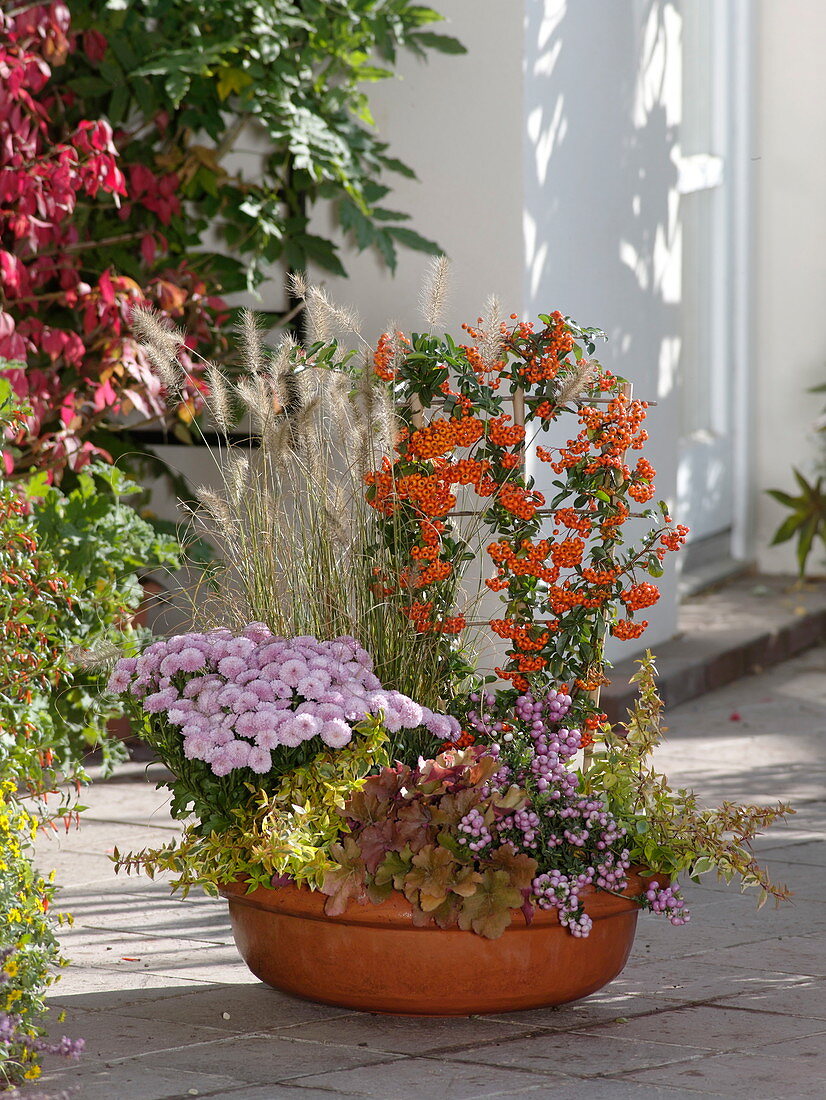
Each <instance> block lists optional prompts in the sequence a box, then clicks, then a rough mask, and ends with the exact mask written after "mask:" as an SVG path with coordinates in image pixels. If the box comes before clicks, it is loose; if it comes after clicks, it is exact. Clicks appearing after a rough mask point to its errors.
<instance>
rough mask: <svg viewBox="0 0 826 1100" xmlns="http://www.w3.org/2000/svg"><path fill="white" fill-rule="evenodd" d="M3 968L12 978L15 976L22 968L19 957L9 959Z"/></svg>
mask: <svg viewBox="0 0 826 1100" xmlns="http://www.w3.org/2000/svg"><path fill="white" fill-rule="evenodd" d="M3 969H4V970H5V972H6V974H7V975H8V976H9V977H10V978H13V977H14V975H15V974H16V973H17V971H18V970H19V969H20V967H19V964H18V962H17V959H7V960H6V963H5V965H4V967H3Z"/></svg>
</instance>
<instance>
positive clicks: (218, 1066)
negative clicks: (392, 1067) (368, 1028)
mask: <svg viewBox="0 0 826 1100" xmlns="http://www.w3.org/2000/svg"><path fill="white" fill-rule="evenodd" d="M395 1060H396V1055H394V1054H376V1053H374V1052H372V1051H369V1050H364V1049H363V1048H362V1047H355V1048H350V1047H345V1046H336V1045H334V1044H331V1043H310V1042H292V1041H290V1040H289V1039H285V1038H282V1037H275V1036H272V1035H263V1034H257V1035H246V1036H238V1035H228V1036H224V1037H222V1038H221V1039H216V1040H214V1041H212V1042H209V1043H201V1044H199V1045H198V1046H187V1047H182V1048H181V1049H180V1050H177V1051H168V1052H166V1053H165V1054H164V1055H163V1058H162V1060H161V1059H159V1061H158V1064H159V1065H163V1066H165V1067H167V1068H175V1069H179V1070H191V1069H195V1068H198V1069H202V1070H206V1071H207V1072H212V1073H221V1074H224V1075H226V1076H227V1077H231V1078H232V1079H233V1080H237V1081H239V1082H243V1083H246V1084H261V1083H262V1082H266V1081H281V1080H285V1079H288V1078H293V1077H305V1076H308V1075H310V1074H313V1075H317V1074H321V1073H332V1072H335V1071H339V1070H349V1069H351V1068H352V1067H362V1066H372V1065H375V1064H376V1063H382V1068H383V1069H384V1068H385V1067H386V1066H387V1065H389V1064H390V1063H392V1062H394V1061H395Z"/></svg>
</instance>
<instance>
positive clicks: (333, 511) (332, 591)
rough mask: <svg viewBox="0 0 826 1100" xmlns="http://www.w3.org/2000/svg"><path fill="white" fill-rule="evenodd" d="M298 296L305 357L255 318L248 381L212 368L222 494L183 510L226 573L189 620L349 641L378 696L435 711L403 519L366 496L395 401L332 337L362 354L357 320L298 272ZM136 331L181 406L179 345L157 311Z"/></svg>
mask: <svg viewBox="0 0 826 1100" xmlns="http://www.w3.org/2000/svg"><path fill="white" fill-rule="evenodd" d="M291 292H292V293H293V294H294V295H295V296H296V297H299V298H301V299H302V300H303V301H304V302H305V304H306V312H307V316H308V318H309V329H310V336H311V341H312V342H310V343H309V346H308V347H307V348H306V349H305V348H302V347H301V346H299V345H298V344H297V343H296V342H295V340H294V339H293V338H292V337H291V336H285V337H284V338H283V339H282V340H281V341H280V343H279V344H278V346H277V347H275V348H274V349H272V348H268V347H266V346H265V345H264V342H263V339H262V336H261V330H260V328H259V325H258V322H257V320H256V319H255V317H254V315H253V314H251V313H250V312H249V311H244V312H243V313H242V315H241V318H240V321H239V325H238V333H239V351H240V357H241V361H242V373H240V375H239V376H237V377H235V378H234V379H233V378H231V377H230V376H229V374H228V373H226V372H225V371H223V370H222V369H221V368H220V367H219V366H217V365H215V364H208V368H207V379H208V382H209V386H210V393H209V394H208V395H207V396H206V397H205V406H206V411H207V414H208V415H209V417H210V418H211V420H212V422H213V423H214V425H215V427H216V428H217V429H218V432H219V435H220V438H221V442H220V444H219V446H217V447H212V448H210V453H211V456H212V458H213V461H214V464H215V470H216V472H217V474H218V484H217V485H215V484H210V485H202V486H200V487H198V489H197V490H196V497H197V502H196V503H195V505H194V507H191V508H190V509H189V510H190V513H191V516H192V520H193V523H194V525H195V526H196V527H198V528H200V529H201V530H202V531H203V533H204V534H205V535H206V537H207V538H208V539H209V540H210V541H212V542H213V544H214V545H216V546H217V548H218V549H219V551H220V556H221V559H222V562H221V564H220V565H219V566H218V567H217V568H216V569H214V570H213V571H212V572H211V574H210V585H211V587H208V586H207V585H206V584H201V585H200V586H199V587H198V590H197V591H196V592H195V593H192V594H190V598H191V614H192V619H193V622H194V623H195V624H196V625H197V626H199V627H203V628H209V627H213V626H216V625H219V626H222V627H227V628H229V629H233V630H239V629H241V628H243V626H244V625H245V624H247V623H249V622H263V623H265V624H266V625H267V627H268V628H269V629H270V630H271V631H272V632H273V634H275V635H279V636H282V637H295V636H308V635H309V636H313V637H317V638H320V639H331V638H335V637H339V636H342V635H348V636H353V637H355V638H356V639H358V641H359V643H360V644H361V645H362V646H364V648H365V649H366V650H367V651H368V652H369V653H371V655H372V656H373V659H374V662H375V670H376V675H377V676H378V678H379V680H380V682H381V683H382V685H383V686H384V687H386V688H388V689H390V690H395V691H399V692H402V693H404V694H405V695H407V696H410V697H412V698H415V699H416V700H417V701H419V702H420V703H421V704H423V705H425V706H427V707H430V708H433V709H435V710H440V709H442V707H443V704H444V702H445V699H444V692H445V685H446V682H447V679H446V677H445V669H444V646H442V645H440V644H439V643H438V640H437V639H433V638H431V639H423V638H422V637H421V635H420V634H418V633H417V632H416V630H415V626H414V625H413V617H412V616H411V613H410V609H411V606H412V605H413V604H414V603H415V592H414V591H413V589H412V588H409V587H408V588H403V587H402V588H399V589H397V590H396V591H393V592H392V593H391V592H390V591H389V590H388V589H387V587H386V583H385V582H386V580H387V579H388V578H392V577H394V576H395V574H396V573H397V570H398V563H397V561H396V559H395V554H394V545H395V544H396V543H397V542H398V538H394V536H393V527H394V525H395V523H396V522H397V521H396V520H395V519H393V518H390V519H387V518H385V517H382V516H380V515H379V514H377V513H376V511H375V509H373V508H372V507H371V506H370V505H369V504H368V502H367V500H366V499H365V483H364V478H365V475H366V474H367V472H368V471H370V470H373V469H376V468H377V467H380V466H381V465H382V463H383V462H385V461H389V457H390V456H391V455H392V454H393V453H394V452H393V449H394V444H395V441H396V438H397V435H398V430H399V428H398V424H397V422H396V416H395V412H394V408H393V403H392V396H391V394H390V393H389V392H388V389H387V387H386V386H385V385H383V384H382V381H381V379H380V378H378V377H377V376H376V375H375V373H374V372H373V370H372V369H371V367H370V364H369V363H365V365H364V368H363V369H358V370H353V369H352V367H351V361H352V360H353V358H354V356H355V354H356V353H355V352H354V351H352V350H346V349H344V348H342V347H341V346H340V345H339V344H338V342H337V341H336V340H335V339H328V334H329V333H330V332H332V331H334V330H335V331H347V332H349V333H350V334H351V335H355V336H356V338H357V340H358V341H360V342H361V343H362V344H363V346H364V348H367V345H366V343H365V342H364V341H363V340H362V338H361V336H360V334H359V333H358V328H357V321H356V318H355V317H354V315H353V314H351V313H349V312H348V311H346V310H342V309H340V308H339V307H337V306H335V305H334V304H333V303H332V302H331V301H330V299H329V297H328V296H327V294H326V292H325V291H323V290H322V289H320V288H316V287H312V286H309V285H308V284H307V282H306V280H305V279H304V277H303V276H301V275H297V276H294V277H293V279H292V281H291ZM135 328H136V330H137V331H138V332H139V333H140V336H141V339H142V341H143V342H144V343H145V345H146V348H147V352H148V353H149V354H151V357H152V361H153V362H154V363H156V364H157V365H158V366H159V369H163V371H164V379H165V380H168V382H169V384H170V386H169V389H170V396H171V397H173V398H174V397H175V396H176V395H177V394H178V392H179V389H180V387H179V384H178V383H179V375H178V374H176V372H175V371H174V370H173V369H172V368H171V366H170V362H169V360H170V357H171V356H173V354H174V347H175V346H176V343H177V341H178V338H179V334H178V333H177V332H174V333H173V332H172V331H171V330H169V329H167V328H166V326H164V325H163V324H162V323H160V321H159V320H158V318H157V317H156V316H155V314H154V313H153V312H152V311H150V310H137V311H136V315H135ZM322 337H323V338H324V339H325V340H326V343H325V344H324V345H323V346H322V347H320V348H319V347H318V346H317V343H318V340H319V339H321V338H322ZM180 377H183V371H182V370H181V372H180ZM242 431H243V432H245V433H247V434H246V435H245V436H242V437H241V438H240V440H239V433H240V432H242ZM427 740H428V738H427V736H426V735H425V734H422V736H421V737H419V738H414V741H415V742H416V744H415V745H413V746H412V747H411V748H409V749H408V753H407V754H409V753H410V752H413V753H417V752H418V751H419V750H420V749H422V750H424V749H425V748H426V747H427V745H426V742H427ZM407 754H406V755H407Z"/></svg>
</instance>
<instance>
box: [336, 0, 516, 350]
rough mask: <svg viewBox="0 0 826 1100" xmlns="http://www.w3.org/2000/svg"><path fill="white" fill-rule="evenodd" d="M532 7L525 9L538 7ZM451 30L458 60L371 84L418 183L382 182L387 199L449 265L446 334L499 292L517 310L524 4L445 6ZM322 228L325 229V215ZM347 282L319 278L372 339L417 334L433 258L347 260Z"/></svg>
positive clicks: (406, 255) (444, 58) (385, 132)
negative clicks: (390, 262)
mask: <svg viewBox="0 0 826 1100" xmlns="http://www.w3.org/2000/svg"><path fill="white" fill-rule="evenodd" d="M533 2H534V0H528V3H533ZM434 7H435V8H436V9H437V10H438V11H440V12H441V13H442V14H443V15H445V16H446V19H447V22H446V23H442V24H438V25H437V26H436V27H435V28H434V29H435V30H437V31H443V32H444V33H447V34H452V35H454V36H455V37H457V38H459V39H460V41H461V42H463V43H464V45H465V46H466V47H467V49H468V53H467V54H464V55H461V56H454V55H446V54H439V53H435V52H430V53H429V54H428V60H427V61H426V62H425V61H422V60H420V59H418V58H416V57H414V56H412V55H410V54H409V53H401V54H400V55H399V65H398V76H399V79H395V80H385V81H383V82H381V83H380V84H374V85H371V86H369V87H368V89H367V91H368V94H369V96H370V101H371V105H372V108H373V114H374V117H375V119H376V125H377V128H378V132H379V134H380V135H381V137H382V139H383V140H384V141H387V142H388V143H389V145H390V152H391V154H392V155H394V156H397V157H399V158H400V159H401V160H403V161H405V162H406V163H407V164H408V165H409V166H410V167H411V168H412V169H413V170H414V171H415V172H416V174H417V176H418V181H415V180H408V179H405V178H404V177H401V176H398V175H389V176H388V179H387V183H388V185H390V186H391V187H392V192H391V194H390V195H388V197H387V199H386V200H385V203H386V205H388V206H390V207H391V208H392V209H394V210H402V211H405V212H406V213H408V214H410V215H412V217H411V220H410V222H409V223H408V224H409V225H410V227H411V228H413V229H416V230H418V231H419V232H420V233H422V235H423V236H425V237H428V238H430V239H431V240H436V241H437V242H438V243H439V244H440V245H441V246H442V248H443V249H444V251H445V252H446V254H447V255H448V256H449V257H450V258H451V259H452V260H453V261H454V271H453V284H454V290H453V294H452V297H451V300H450V302H449V306H448V310H447V316H446V322H447V326H448V327H450V328H451V330H455V329H457V328H458V326H459V324H460V323H461V322H462V321H474V320H475V319H476V317H477V316H478V315H479V313H480V311H481V310H482V307H483V306H484V303H485V299H486V298H487V296H488V295H489V294H491V293H496V294H497V295H498V296H499V297H500V299H501V301H502V303H503V305H504V306H506V307H508V308H509V309H512V310H513V311H516V312H518V311H520V310H521V309H522V305H523V302H522V218H521V195H522V130H521V127H522V78H521V66H522V0H440V2H439V3H436V4H435V5H434ZM318 222H319V224H320V225H321V227H322V231H323V232H324V233H329V232H331V227H330V225H329V222H328V221H327V220H326V219H324V217H323V215H319V216H318ZM342 258H343V261H344V265H345V267H346V268H347V272H348V275H349V278H347V279H336V278H331V277H329V276H327V275H323V276H322V279H323V281H324V282H325V284H326V285H327V286H328V287H329V288H330V290H331V292H332V293H333V296H334V297H335V298H337V299H339V300H341V301H344V302H347V303H348V304H352V305H353V306H355V307H356V308H357V309H358V311H359V313H360V315H361V317H362V319H363V321H364V333H365V336H367V338H368V339H372V338H373V337H374V336H378V335H379V334H380V333H381V332H383V331H384V328H385V325H386V323H387V321H388V320H395V321H397V322H398V323H399V324H400V325H401V326H402V327H404V328H408V329H409V328H417V327H420V326H421V318H420V316H419V310H418V305H417V303H418V299H419V291H420V288H421V283H422V277H423V274H424V272H425V271H426V269H427V266H428V263H429V258H428V257H427V256H425V255H424V254H423V253H418V252H411V251H410V250H408V249H405V248H402V249H400V250H399V265H398V269H397V271H396V274H395V276H393V275H391V274H390V273H389V272H388V271H387V269H386V268H384V267H383V266H382V265H381V264H380V263H379V261H378V260H377V258H376V257H375V256H373V255H372V254H368V253H363V254H361V255H358V254H356V253H355V252H354V251H352V250H348V251H345V252H343V254H342Z"/></svg>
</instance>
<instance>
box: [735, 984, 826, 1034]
mask: <svg viewBox="0 0 826 1100" xmlns="http://www.w3.org/2000/svg"><path fill="white" fill-rule="evenodd" d="M778 992H779V991H778V989H777V988H776V987H772V988H769V989H764V990H760V991H756V992H753V993H751V992H749V993H741V994H740V995H739V996H737V997H726V999H725V1000H722V1001H717V1002H715V1003H716V1004H718V1005H721V1006H729V1007H731V1008H750V1009H759V1010H760V1011H763V1012H776V1011H777V1005H778ZM782 1006H783V1013H784V1015H789V1016H802V1017H804V1018H806V1019H810V1020H812V1019H814V1020H824V1021H826V980H820V981H813V980H811V979H810V980H808V981H802V982H798V983H797V984H795V985H790V986H786V987H785V988H784V989H783V990H782ZM824 1031H826V1026H824Z"/></svg>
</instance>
